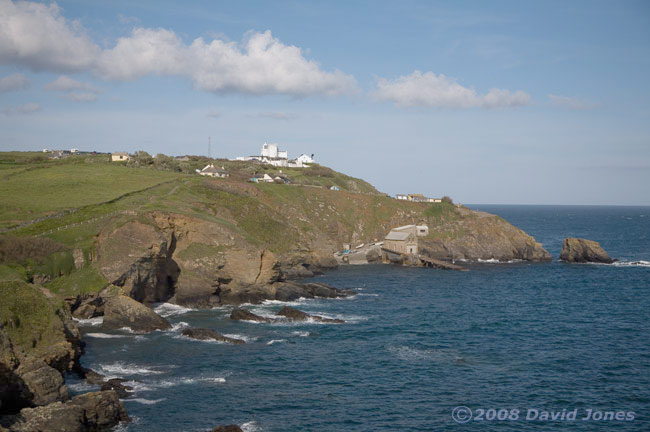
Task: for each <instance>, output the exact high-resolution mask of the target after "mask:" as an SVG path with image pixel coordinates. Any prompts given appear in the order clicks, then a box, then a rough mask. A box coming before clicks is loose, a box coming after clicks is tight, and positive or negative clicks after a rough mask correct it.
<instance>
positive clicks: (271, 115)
mask: <svg viewBox="0 0 650 432" xmlns="http://www.w3.org/2000/svg"><path fill="white" fill-rule="evenodd" d="M257 117H261V118H267V119H272V120H292V119H293V118H295V116H294V115H293V114H289V113H286V112H282V111H268V112H261V113H259V114H257Z"/></svg>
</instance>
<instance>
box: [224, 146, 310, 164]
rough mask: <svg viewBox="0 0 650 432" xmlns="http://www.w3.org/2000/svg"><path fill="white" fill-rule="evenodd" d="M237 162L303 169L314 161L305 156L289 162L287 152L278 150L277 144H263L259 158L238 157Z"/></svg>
mask: <svg viewBox="0 0 650 432" xmlns="http://www.w3.org/2000/svg"><path fill="white" fill-rule="evenodd" d="M235 160H238V161H257V162H261V163H264V164H269V165H273V166H275V167H289V168H305V167H309V165H308V164H310V163H314V159H312V158H311V157H310V156H307V155H306V154H302V155H300V156H299V157H298V158H296V159H292V160H289V152H287V151H286V150H280V148H279V147H278V145H277V144H268V143H264V145H262V151H261V152H260V155H259V156H239V157H236V158H235Z"/></svg>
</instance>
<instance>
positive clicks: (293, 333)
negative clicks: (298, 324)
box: [291, 331, 311, 337]
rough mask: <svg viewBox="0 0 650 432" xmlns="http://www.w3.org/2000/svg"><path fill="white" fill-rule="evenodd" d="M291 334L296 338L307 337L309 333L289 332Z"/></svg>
mask: <svg viewBox="0 0 650 432" xmlns="http://www.w3.org/2000/svg"><path fill="white" fill-rule="evenodd" d="M291 334H292V335H294V336H298V337H307V336H309V335H310V334H311V333H309V332H308V331H295V332H291Z"/></svg>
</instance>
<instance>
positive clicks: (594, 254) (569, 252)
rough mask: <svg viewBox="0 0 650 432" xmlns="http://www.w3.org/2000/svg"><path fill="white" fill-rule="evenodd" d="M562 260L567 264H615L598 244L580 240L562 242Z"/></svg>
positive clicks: (573, 239) (570, 239)
mask: <svg viewBox="0 0 650 432" xmlns="http://www.w3.org/2000/svg"><path fill="white" fill-rule="evenodd" d="M560 259H561V260H562V261H567V262H576V263H587V262H593V263H605V264H611V263H613V262H614V260H613V259H611V258H610V257H609V255H608V254H607V252H605V251H604V250H603V248H602V247H600V244H599V243H598V242H595V241H592V240H586V239H579V238H571V237H569V238H565V239H564V241H563V242H562V252H561V253H560Z"/></svg>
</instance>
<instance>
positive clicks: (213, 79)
mask: <svg viewBox="0 0 650 432" xmlns="http://www.w3.org/2000/svg"><path fill="white" fill-rule="evenodd" d="M95 70H96V73H97V74H99V75H100V76H102V77H103V78H105V79H116V80H133V79H136V78H139V77H142V76H146V75H153V74H156V75H176V76H184V77H187V78H189V79H190V80H191V81H192V83H193V84H194V86H195V87H196V88H198V89H200V90H204V91H209V92H216V93H228V92H239V93H249V94H271V93H280V94H290V95H295V96H307V95H310V94H324V95H335V94H339V93H344V92H350V91H354V90H355V89H356V82H355V80H354V78H353V77H352V76H350V75H345V74H344V73H342V72H340V71H334V72H326V71H323V70H321V69H320V67H319V65H318V64H317V63H316V62H314V61H311V60H307V59H306V58H305V57H303V55H302V51H301V50H300V48H298V47H295V46H288V45H284V44H283V43H282V42H280V41H279V40H278V39H277V38H274V37H273V36H272V35H271V32H270V31H266V32H263V33H253V34H251V35H250V36H249V37H248V39H247V40H245V41H244V43H243V44H242V45H241V46H240V45H238V44H236V43H234V42H226V41H223V40H219V39H214V40H212V41H209V42H206V41H204V40H203V39H202V38H198V39H195V40H194V41H193V42H192V43H191V44H190V45H186V44H184V43H183V42H182V41H181V40H180V38H179V37H178V36H177V35H176V34H175V33H174V32H173V31H170V30H165V29H145V28H137V29H135V30H133V32H132V34H131V36H130V37H125V38H120V39H119V40H118V41H117V44H116V46H115V47H114V48H112V49H110V50H106V51H104V52H103V54H102V56H101V58H100V59H99V61H98V63H97V65H96V68H95Z"/></svg>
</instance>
